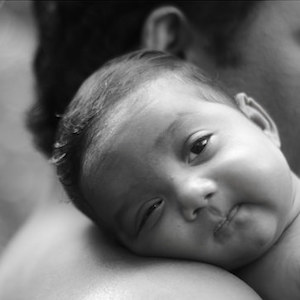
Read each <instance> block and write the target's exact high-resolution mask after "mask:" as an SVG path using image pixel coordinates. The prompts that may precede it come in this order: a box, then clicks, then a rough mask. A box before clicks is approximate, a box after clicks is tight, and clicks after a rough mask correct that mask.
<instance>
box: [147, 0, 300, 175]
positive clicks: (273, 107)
mask: <svg viewBox="0 0 300 300" xmlns="http://www.w3.org/2000/svg"><path fill="white" fill-rule="evenodd" d="M195 6H196V5H195ZM195 9H196V7H195ZM170 15H172V16H173V19H176V18H175V17H174V15H176V13H175V12H174V9H173V10H171V9H170V11H169V14H167V13H166V10H164V13H162V12H161V13H160V14H156V15H155V16H154V17H153V18H150V19H149V24H148V27H147V26H146V28H148V31H147V32H148V34H149V35H150V36H151V37H152V38H148V39H145V40H144V44H145V46H148V47H151V48H154V49H160V50H167V51H171V52H173V53H174V54H178V53H180V55H181V56H182V57H183V58H184V59H186V60H188V61H190V62H193V63H195V64H196V65H199V66H200V67H202V68H204V70H205V71H207V72H208V73H209V74H210V75H211V77H217V78H218V79H219V80H220V81H221V82H224V83H225V84H226V85H227V86H229V87H230V88H231V89H232V95H234V94H236V93H238V92H240V91H243V92H245V93H247V94H248V95H251V96H252V97H254V98H255V99H256V100H257V101H258V103H260V104H262V106H263V107H265V108H266V109H267V111H268V112H269V113H270V115H271V117H272V118H273V119H274V120H275V122H276V124H277V126H278V128H279V132H280V137H281V140H282V150H283V153H284V154H285V156H286V157H287V160H288V162H289V164H290V166H291V167H292V169H293V170H294V171H295V172H296V173H297V174H300V158H299V155H298V153H299V152H300V140H299V138H298V137H299V134H300V118H299V115H300V101H299V97H298V95H299V94H300V85H299V79H300V57H299V56H300V38H299V37H300V35H299V32H300V19H299V15H300V2H299V1H262V2H261V3H259V5H258V6H257V8H256V9H255V11H254V13H253V14H252V16H250V17H249V18H248V20H247V21H246V22H245V24H243V25H242V26H240V28H239V32H238V34H237V36H236V38H235V46H234V48H235V49H236V50H237V53H239V57H240V58H241V59H240V63H239V64H237V65H234V66H226V67H223V66H220V65H218V64H217V63H216V61H215V60H214V58H213V57H211V56H210V54H209V52H208V53H207V52H205V51H204V47H205V39H204V38H203V36H202V35H201V31H200V30H201V29H200V28H197V25H195V24H193V23H192V22H191V20H190V19H189V18H187V17H185V16H182V14H180V13H177V23H178V22H179V23H180V24H181V26H177V27H176V28H178V27H179V28H180V30H177V31H175V33H174V27H175V25H174V26H173V25H172V23H171V22H170ZM158 21H159V22H158ZM174 23H175V22H174ZM149 28H150V29H151V30H150V29H149ZM153 28H154V29H153ZM162 37H165V38H162ZM174 43H175V45H174Z"/></svg>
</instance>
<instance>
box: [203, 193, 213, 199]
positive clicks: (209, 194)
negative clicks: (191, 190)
mask: <svg viewBox="0 0 300 300" xmlns="http://www.w3.org/2000/svg"><path fill="white" fill-rule="evenodd" d="M213 194H214V193H208V194H207V195H206V197H205V199H206V200H209V199H210V198H211V197H212V196H213Z"/></svg>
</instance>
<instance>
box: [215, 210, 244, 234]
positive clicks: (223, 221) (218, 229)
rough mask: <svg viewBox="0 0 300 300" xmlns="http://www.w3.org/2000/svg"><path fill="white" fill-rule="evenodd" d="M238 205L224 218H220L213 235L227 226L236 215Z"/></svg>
mask: <svg viewBox="0 0 300 300" xmlns="http://www.w3.org/2000/svg"><path fill="white" fill-rule="evenodd" d="M239 207H240V205H234V206H233V207H232V208H231V209H230V210H229V211H228V212H227V214H226V215H225V217H223V218H222V220H221V221H219V222H218V223H217V225H216V226H215V228H214V234H216V233H217V232H218V231H220V230H221V228H222V227H223V226H224V225H225V224H228V223H229V222H230V221H231V220H232V219H233V218H234V216H235V215H236V213H237V212H238V210H239Z"/></svg>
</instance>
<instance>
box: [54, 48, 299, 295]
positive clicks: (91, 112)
mask: <svg viewBox="0 0 300 300" xmlns="http://www.w3.org/2000/svg"><path fill="white" fill-rule="evenodd" d="M53 161H54V162H55V164H56V167H57V171H58V175H59V177H60V179H61V181H62V183H63V185H64V186H65V188H66V190H67V192H68V194H69V195H70V197H71V199H72V200H73V201H74V203H75V205H76V206H77V207H78V208H79V209H80V210H81V211H82V212H84V213H85V214H86V215H87V216H89V217H90V218H91V219H92V220H94V222H95V223H97V224H98V225H100V226H102V227H104V228H105V229H106V230H107V231H108V232H109V233H110V234H112V235H113V236H114V237H116V238H117V239H118V240H119V241H120V242H121V243H122V244H123V245H124V246H126V247H127V248H129V249H130V250H132V251H133V252H134V253H137V254H139V255H145V256H160V257H172V258H181V259H191V260H195V261H201V262H205V263H210V264H214V265H217V266H220V267H223V268H225V269H227V270H231V271H233V272H235V274H237V275H238V276H240V277H241V278H242V279H244V280H245V281H246V282H248V283H249V284H250V285H251V286H252V287H253V288H254V289H256V291H257V292H258V293H259V294H260V295H261V296H262V297H264V299H300V276H299V275H300V273H299V266H300V252H299V247H300V223H299V222H300V219H299V218H298V215H299V212H300V194H299V192H300V190H299V188H300V184H299V180H298V178H297V177H296V176H295V175H294V174H293V173H292V171H291V170H290V168H289V166H288V164H287V162H286V160H285V158H284V156H283V154H282V152H281V151H280V138H279V136H278V132H277V128H276V125H275V124H274V122H273V121H272V119H271V118H270V116H269V115H268V114H267V113H266V111H265V110H264V109H263V108H262V107H261V106H260V105H259V104H258V103H256V102H255V101H254V100H253V99H252V98H249V97H248V96H247V95H245V94H243V93H241V94H238V95H236V97H235V98H234V99H231V97H229V96H228V93H227V92H226V91H225V90H224V89H223V88H221V87H220V86H219V85H218V84H217V83H216V82H214V81H213V80H211V79H209V78H207V77H206V76H204V75H203V74H202V72H201V71H200V70H199V69H198V68H197V67H195V66H193V65H191V64H188V63H186V62H184V61H181V60H179V59H177V58H175V57H173V56H170V55H167V54H165V53H161V52H154V51H139V52H134V53H131V54H128V55H125V56H123V57H121V58H117V59H115V60H113V61H111V62H109V63H107V64H106V65H105V66H103V67H102V68H101V69H100V70H99V71H97V72H96V73H95V74H93V75H92V76H91V77H90V78H88V79H87V81H86V82H85V83H84V84H83V85H82V87H81V88H80V90H79V91H78V93H77V95H76V96H75V98H74V99H73V101H72V102H71V104H70V106H69V108H68V110H67V112H66V113H65V115H64V116H63V118H62V119H61V122H60V129H59V133H58V136H57V142H56V144H55V151H54V156H53Z"/></svg>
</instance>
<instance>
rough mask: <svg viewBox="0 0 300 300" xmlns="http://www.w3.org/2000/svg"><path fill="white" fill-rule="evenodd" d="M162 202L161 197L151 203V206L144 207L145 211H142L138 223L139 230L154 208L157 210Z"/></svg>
mask: <svg viewBox="0 0 300 300" xmlns="http://www.w3.org/2000/svg"><path fill="white" fill-rule="evenodd" d="M162 204H163V200H162V199H157V200H156V202H154V203H152V204H151V206H149V207H148V208H147V209H146V211H145V212H144V213H143V216H142V220H141V222H140V224H139V231H140V230H141V229H142V228H143V227H144V225H145V223H146V222H147V221H148V219H149V218H150V217H151V215H152V214H153V212H154V211H155V210H157V209H158V208H159V207H160V206H161V205H162Z"/></svg>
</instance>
